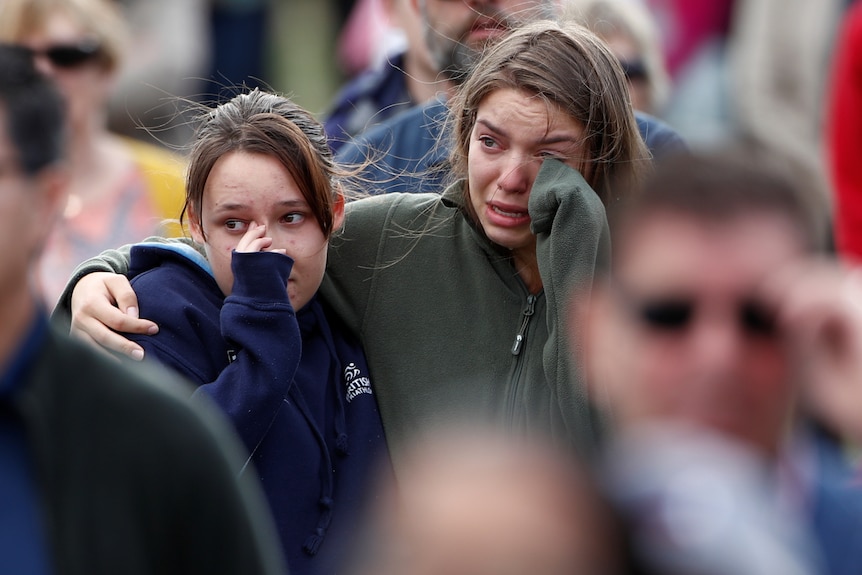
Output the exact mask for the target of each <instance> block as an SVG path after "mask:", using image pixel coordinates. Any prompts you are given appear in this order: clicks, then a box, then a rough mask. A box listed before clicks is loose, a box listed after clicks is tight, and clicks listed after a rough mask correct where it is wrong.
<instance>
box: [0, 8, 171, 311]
mask: <svg viewBox="0 0 862 575" xmlns="http://www.w3.org/2000/svg"><path fill="white" fill-rule="evenodd" d="M0 41H3V42H7V43H13V44H16V45H20V46H23V47H26V48H28V49H29V50H31V53H32V55H33V58H34V59H35V62H36V66H37V68H38V69H39V70H40V71H42V72H43V73H45V74H47V75H48V76H50V77H51V78H52V79H54V81H56V83H57V85H58V87H59V89H60V91H61V93H62V95H63V97H64V99H65V102H66V107H67V112H68V113H67V124H66V128H67V130H66V132H67V145H68V169H69V177H70V182H69V193H68V199H67V200H66V206H65V209H64V210H63V213H62V215H61V217H60V218H59V219H58V220H57V221H56V223H55V224H54V229H53V233H52V235H51V238H50V240H49V242H48V245H47V246H46V248H45V250H44V253H43V256H42V261H41V265H40V272H39V278H40V281H41V282H42V284H43V290H44V291H43V293H44V294H45V296H46V297H47V298H48V302H49V304H50V305H53V303H54V302H55V301H56V299H57V296H58V295H59V293H60V292H61V291H62V288H63V285H64V284H65V283H66V280H67V279H68V278H69V275H70V274H71V272H72V270H73V269H74V268H75V266H76V265H77V264H78V263H79V262H81V261H83V260H84V259H86V258H88V257H91V256H93V255H95V254H97V253H99V252H100V251H101V250H103V249H106V248H108V247H110V246H114V245H117V244H118V243H124V242H134V241H139V240H142V239H143V238H145V237H147V236H148V235H151V234H153V233H157V232H163V233H174V234H175V233H177V230H176V228H174V229H171V228H167V227H166V226H165V224H164V220H165V219H168V218H178V217H179V213H180V210H181V209H182V203H183V198H184V193H183V161H182V160H181V159H180V158H178V157H175V156H174V155H172V154H169V153H168V152H167V151H165V150H163V149H161V148H158V147H155V146H152V145H149V144H145V143H143V142H140V141H137V140H132V139H130V138H126V137H121V136H118V135H116V134H113V133H111V132H109V131H108V129H107V124H106V117H107V110H106V102H107V100H108V97H109V95H110V93H111V89H112V86H113V82H114V80H115V78H116V74H117V73H118V71H119V69H120V66H121V58H122V53H123V47H124V43H125V41H126V28H125V23H124V22H123V20H122V19H121V17H120V14H119V13H118V11H117V9H116V6H115V5H114V4H113V3H111V2H109V1H107V0H3V2H0Z"/></svg>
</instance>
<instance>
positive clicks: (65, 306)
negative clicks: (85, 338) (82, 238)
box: [52, 237, 194, 329]
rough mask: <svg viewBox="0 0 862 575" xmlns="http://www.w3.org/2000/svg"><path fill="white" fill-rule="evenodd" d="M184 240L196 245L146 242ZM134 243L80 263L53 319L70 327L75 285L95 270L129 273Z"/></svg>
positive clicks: (151, 241) (156, 238)
mask: <svg viewBox="0 0 862 575" xmlns="http://www.w3.org/2000/svg"><path fill="white" fill-rule="evenodd" d="M172 242H183V243H186V244H189V245H194V242H192V240H191V239H189V238H172V239H168V238H162V237H150V238H147V239H146V240H144V243H172ZM131 250H132V245H131V244H127V245H124V246H122V247H119V248H117V249H111V250H105V251H104V252H102V253H101V254H99V255H98V256H96V257H93V258H90V259H88V260H87V261H85V262H83V263H81V264H80V265H78V267H76V268H75V270H74V271H73V272H72V277H70V278H69V281H68V283H67V284H66V287H65V288H64V289H63V293H62V294H61V295H60V300H59V301H58V302H57V306H56V307H55V308H54V312H53V315H52V320H53V321H54V322H55V323H57V324H59V325H62V326H64V327H65V328H66V329H68V328H69V323H70V319H71V315H72V293H73V292H74V291H75V286H77V285H78V282H79V281H80V280H81V278H83V277H84V276H86V275H88V274H91V273H95V272H109V273H115V274H123V275H127V274H128V272H129V261H130V259H131V257H130V253H131Z"/></svg>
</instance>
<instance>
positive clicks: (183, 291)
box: [128, 243, 224, 323]
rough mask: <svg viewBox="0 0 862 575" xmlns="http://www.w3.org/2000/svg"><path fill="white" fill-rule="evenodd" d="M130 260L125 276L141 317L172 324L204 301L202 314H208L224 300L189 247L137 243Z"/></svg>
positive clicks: (208, 270)
mask: <svg viewBox="0 0 862 575" xmlns="http://www.w3.org/2000/svg"><path fill="white" fill-rule="evenodd" d="M130 257H131V260H130V267H129V276H128V277H129V281H130V282H131V284H132V287H133V288H134V289H135V293H136V295H137V296H138V303H139V307H140V310H141V314H142V316H143V317H147V318H149V319H152V320H153V321H156V322H157V323H159V322H160V321H161V320H163V318H169V319H171V321H174V322H175V321H178V320H179V319H180V317H183V316H186V315H188V314H190V313H193V312H194V309H196V308H198V307H199V306H200V305H203V302H205V301H206V302H209V303H207V304H205V306H204V308H205V309H204V310H202V312H201V313H203V314H204V315H209V314H211V313H212V312H213V309H214V308H213V306H216V308H215V309H217V306H220V305H221V303H222V302H223V300H224V294H222V292H221V290H220V288H219V287H218V284H217V283H216V281H215V278H214V277H213V275H212V271H211V268H210V266H209V263H208V262H207V261H206V259H205V258H204V257H203V256H202V255H200V253H198V252H197V250H195V249H194V248H192V247H191V246H188V245H184V244H180V243H172V244H147V243H144V244H137V245H134V246H132V251H131V254H130ZM195 302H197V303H195ZM177 314H182V315H177Z"/></svg>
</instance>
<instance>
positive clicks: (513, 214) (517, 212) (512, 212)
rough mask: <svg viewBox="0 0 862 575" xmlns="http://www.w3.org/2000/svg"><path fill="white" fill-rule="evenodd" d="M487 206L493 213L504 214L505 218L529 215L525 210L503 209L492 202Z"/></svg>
mask: <svg viewBox="0 0 862 575" xmlns="http://www.w3.org/2000/svg"><path fill="white" fill-rule="evenodd" d="M489 207H490V208H491V210H492V211H494V212H495V213H497V214H500V215H501V216H506V217H507V218H523V217H525V216H529V214H528V213H527V211H526V210H513V209H503V208H502V207H500V206H497V205H494V204H491V205H490V206H489Z"/></svg>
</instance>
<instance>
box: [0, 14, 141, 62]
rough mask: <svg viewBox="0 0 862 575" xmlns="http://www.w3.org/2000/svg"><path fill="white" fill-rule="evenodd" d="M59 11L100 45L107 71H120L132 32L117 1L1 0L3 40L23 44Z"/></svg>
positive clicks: (101, 59) (0, 18)
mask: <svg viewBox="0 0 862 575" xmlns="http://www.w3.org/2000/svg"><path fill="white" fill-rule="evenodd" d="M58 12H59V13H61V14H63V15H66V16H68V17H70V18H71V19H72V20H74V21H75V22H76V23H77V24H78V26H80V27H81V29H82V30H84V32H85V33H86V34H87V35H88V36H89V37H90V38H92V39H94V40H96V41H98V42H99V56H100V62H101V64H102V66H103V67H104V68H105V69H106V70H108V71H109V72H114V71H116V70H118V69H119V67H120V64H121V62H122V59H123V53H124V51H125V46H126V44H127V42H128V40H129V32H128V28H127V26H126V22H125V20H124V19H123V16H122V14H121V13H120V11H119V9H118V8H117V5H116V2H111V1H108V0H0V41H2V42H8V43H13V44H14V43H19V42H21V41H22V40H23V39H24V37H25V36H27V35H29V34H33V33H35V32H39V31H41V30H42V29H43V28H44V27H45V25H46V23H47V22H48V19H49V18H50V17H52V16H53V15H54V14H56V13H58Z"/></svg>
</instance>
